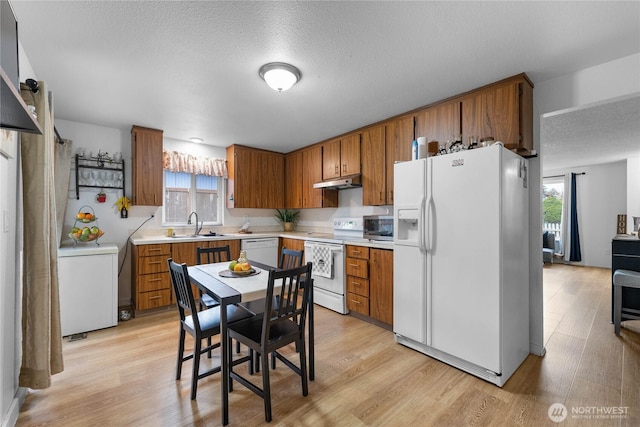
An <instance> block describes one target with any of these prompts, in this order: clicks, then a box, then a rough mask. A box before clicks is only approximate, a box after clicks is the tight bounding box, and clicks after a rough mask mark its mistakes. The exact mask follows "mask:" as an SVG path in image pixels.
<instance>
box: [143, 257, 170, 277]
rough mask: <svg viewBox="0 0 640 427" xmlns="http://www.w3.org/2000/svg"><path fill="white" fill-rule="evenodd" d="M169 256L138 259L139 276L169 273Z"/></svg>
mask: <svg viewBox="0 0 640 427" xmlns="http://www.w3.org/2000/svg"><path fill="white" fill-rule="evenodd" d="M168 258H169V257H168V256H167V255H157V256H145V257H141V258H138V272H137V273H138V274H139V275H140V274H150V273H162V272H164V271H169V264H167V259H168Z"/></svg>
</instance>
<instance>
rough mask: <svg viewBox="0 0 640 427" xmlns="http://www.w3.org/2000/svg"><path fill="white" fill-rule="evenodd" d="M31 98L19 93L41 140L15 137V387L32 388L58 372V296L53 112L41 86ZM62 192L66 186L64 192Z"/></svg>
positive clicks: (60, 367)
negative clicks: (18, 255) (19, 269)
mask: <svg viewBox="0 0 640 427" xmlns="http://www.w3.org/2000/svg"><path fill="white" fill-rule="evenodd" d="M38 84H39V86H40V90H39V91H38V93H35V94H34V93H33V92H31V91H30V90H28V89H27V90H22V91H21V94H22V98H23V99H24V100H25V102H26V103H27V105H34V106H35V107H36V113H37V115H38V122H39V123H40V126H41V127H42V129H43V135H36V134H26V133H23V134H22V135H21V138H20V149H21V158H22V163H21V165H22V168H21V169H22V188H23V212H24V213H23V215H24V218H23V224H24V230H23V235H24V243H23V246H24V248H23V250H24V251H23V253H24V258H23V263H24V272H23V278H22V282H23V283H22V286H23V291H22V366H21V367H20V378H19V384H20V386H21V387H30V388H33V389H42V388H47V387H49V386H50V385H51V375H53V374H56V373H58V372H61V371H62V370H63V369H64V367H63V363H62V332H61V329H60V302H59V295H58V251H57V249H58V236H57V218H56V201H55V194H56V191H55V190H56V189H55V184H54V159H55V144H56V143H55V141H54V132H53V113H52V112H51V111H50V108H49V99H48V94H47V90H46V85H45V84H44V82H38ZM64 191H65V193H66V187H65V188H64Z"/></svg>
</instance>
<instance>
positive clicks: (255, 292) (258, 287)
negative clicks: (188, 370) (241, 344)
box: [188, 261, 315, 425]
mask: <svg viewBox="0 0 640 427" xmlns="http://www.w3.org/2000/svg"><path fill="white" fill-rule="evenodd" d="M251 266H252V267H253V268H254V269H255V270H256V274H252V275H248V276H240V275H234V276H233V277H224V276H221V275H220V272H222V271H224V270H228V268H229V263H228V262H219V263H213V264H201V265H193V266H189V267H188V271H189V278H190V280H191V282H192V283H193V284H194V285H196V286H197V287H198V288H199V289H201V290H202V291H203V292H205V293H206V294H207V295H210V296H211V297H212V298H214V299H215V300H216V301H218V302H219V303H220V352H221V356H220V359H221V363H220V364H221V373H222V381H221V383H222V384H221V387H222V425H227V424H228V423H229V364H230V363H231V360H230V359H229V354H230V352H229V349H228V342H227V341H228V331H227V305H229V304H237V303H239V302H249V301H255V300H258V299H261V298H264V297H265V295H266V292H267V284H268V282H269V270H272V269H277V268H275V267H271V266H268V265H265V264H261V263H258V262H255V261H251ZM307 282H308V283H310V286H313V280H308V281H307ZM308 309H309V316H308V319H309V380H311V381H313V380H314V377H315V355H314V327H313V321H314V316H313V289H311V290H310V298H309V307H308Z"/></svg>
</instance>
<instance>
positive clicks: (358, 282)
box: [347, 276, 369, 297]
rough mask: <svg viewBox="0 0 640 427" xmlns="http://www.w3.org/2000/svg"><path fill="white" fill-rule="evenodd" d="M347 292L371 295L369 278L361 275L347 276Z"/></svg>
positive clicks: (364, 295) (365, 295)
mask: <svg viewBox="0 0 640 427" xmlns="http://www.w3.org/2000/svg"><path fill="white" fill-rule="evenodd" d="M347 292H350V293H352V294H357V295H362V296H363V297H369V280H368V279H363V278H361V277H353V276H347Z"/></svg>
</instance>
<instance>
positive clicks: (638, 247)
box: [612, 239, 640, 256]
mask: <svg viewBox="0 0 640 427" xmlns="http://www.w3.org/2000/svg"><path fill="white" fill-rule="evenodd" d="M612 252H613V255H614V256H615V255H622V256H624V255H632V256H640V239H638V240H626V241H625V240H614V241H613V245H612Z"/></svg>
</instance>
